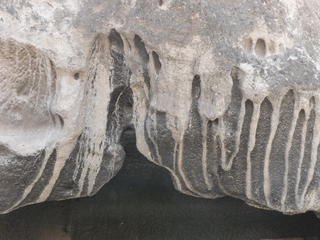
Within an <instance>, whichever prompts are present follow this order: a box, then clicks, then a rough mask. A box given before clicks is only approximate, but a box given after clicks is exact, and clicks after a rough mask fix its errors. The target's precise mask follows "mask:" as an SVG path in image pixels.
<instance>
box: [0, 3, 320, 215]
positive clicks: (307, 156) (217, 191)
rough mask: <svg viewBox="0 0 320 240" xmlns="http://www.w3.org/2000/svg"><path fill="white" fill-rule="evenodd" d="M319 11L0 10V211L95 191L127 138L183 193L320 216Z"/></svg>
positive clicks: (84, 6) (309, 7)
mask: <svg viewBox="0 0 320 240" xmlns="http://www.w3.org/2000/svg"><path fill="white" fill-rule="evenodd" d="M318 9H320V2H319V1H318V0H311V1H309V0H308V1H298V0H297V1H291V0H282V1H275V0H268V1H259V2H258V1H237V2H235V1H228V0H227V1H226V0H225V1H218V0H216V1H192V0H190V1H178V0H171V1H170V0H166V1H165V0H161V1H156V0H154V1H142V0H121V1H118V0H114V1H113V0H109V1H105V2H101V1H98V0H96V1H84V0H83V1H76V0H66V1H59V0H56V1H51V2H50V3H49V2H43V1H32V2H27V1H21V2H18V3H17V2H12V1H2V3H1V4H0V24H1V28H0V38H1V41H0V51H1V54H0V61H1V70H0V76H1V77H0V79H1V82H0V84H1V88H0V89H1V93H2V94H1V96H0V112H1V114H0V122H1V125H0V149H1V151H0V155H1V157H0V172H1V177H0V196H1V197H0V212H2V213H6V212H9V211H11V210H13V209H16V208H18V207H21V206H24V205H27V204H31V203H36V202H43V201H46V200H60V199H67V198H75V197H81V196H88V195H93V194H95V193H96V192H97V191H98V190H99V189H100V188H101V187H102V186H103V185H104V184H105V183H107V182H108V181H109V180H110V179H111V178H112V177H113V176H115V175H116V173H117V172H118V171H119V169H120V168H121V166H122V162H123V159H124V156H125V152H124V150H123V147H122V145H121V143H122V139H123V135H124V133H127V132H128V131H131V132H132V131H134V132H135V136H136V139H137V147H138V149H139V151H140V152H141V153H142V154H143V155H145V156H146V157H147V158H148V159H149V160H150V161H153V162H155V163H157V164H158V165H160V166H162V167H164V168H166V169H168V170H169V172H170V174H171V176H172V179H173V183H174V185H175V188H176V189H177V190H179V191H180V192H183V193H186V194H189V195H193V196H197V197H205V198H217V197H220V196H225V195H229V196H233V197H236V198H240V199H243V200H245V201H246V202H248V203H249V204H251V205H255V206H258V207H263V208H271V209H275V210H278V211H282V212H285V213H300V212H305V211H308V210H313V211H319V208H320V203H319V200H318V199H319V190H320V188H319V180H320V179H319V178H320V166H319V161H318V158H319V157H318V148H319V144H320V126H319V124H320V121H319V120H320V119H319V118H320V94H319V87H320V81H319V80H320V79H319V74H318V72H319V69H320V64H319V59H320V58H319V56H320V44H319V41H318V40H319V39H320V32H319V30H318V29H320V20H319V18H320V12H319V11H318Z"/></svg>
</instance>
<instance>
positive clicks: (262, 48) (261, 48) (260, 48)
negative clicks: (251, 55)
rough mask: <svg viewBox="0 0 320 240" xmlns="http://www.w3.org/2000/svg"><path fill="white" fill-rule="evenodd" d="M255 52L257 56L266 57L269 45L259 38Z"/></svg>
mask: <svg viewBox="0 0 320 240" xmlns="http://www.w3.org/2000/svg"><path fill="white" fill-rule="evenodd" d="M254 52H255V54H256V55H257V57H260V58H262V57H264V56H265V55H266V52H267V47H266V42H265V41H264V40H263V39H261V38H259V39H258V40H257V42H256V45H255V47H254Z"/></svg>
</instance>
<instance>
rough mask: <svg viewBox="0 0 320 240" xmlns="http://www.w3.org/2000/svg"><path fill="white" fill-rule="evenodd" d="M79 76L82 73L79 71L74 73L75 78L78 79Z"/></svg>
mask: <svg viewBox="0 0 320 240" xmlns="http://www.w3.org/2000/svg"><path fill="white" fill-rule="evenodd" d="M79 77H80V73H78V72H77V73H75V74H74V75H73V78H74V79H75V80H78V79H79Z"/></svg>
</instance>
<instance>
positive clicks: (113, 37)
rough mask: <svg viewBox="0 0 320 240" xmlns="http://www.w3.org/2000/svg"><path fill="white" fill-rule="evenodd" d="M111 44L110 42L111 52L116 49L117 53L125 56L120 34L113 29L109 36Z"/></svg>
mask: <svg viewBox="0 0 320 240" xmlns="http://www.w3.org/2000/svg"><path fill="white" fill-rule="evenodd" d="M108 39H109V42H110V50H111V49H114V50H115V51H117V52H119V53H121V54H124V44H123V40H122V38H121V36H120V34H119V33H118V32H117V31H116V30H115V29H112V30H111V32H110V34H109V36H108Z"/></svg>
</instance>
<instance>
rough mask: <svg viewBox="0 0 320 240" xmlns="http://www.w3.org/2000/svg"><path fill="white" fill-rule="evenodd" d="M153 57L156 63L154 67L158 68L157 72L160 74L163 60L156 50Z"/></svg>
mask: <svg viewBox="0 0 320 240" xmlns="http://www.w3.org/2000/svg"><path fill="white" fill-rule="evenodd" d="M152 58H153V63H154V69H155V70H156V74H158V75H159V72H160V69H161V62H160V59H159V55H158V54H157V53H156V52H154V51H153V52H152Z"/></svg>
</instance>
